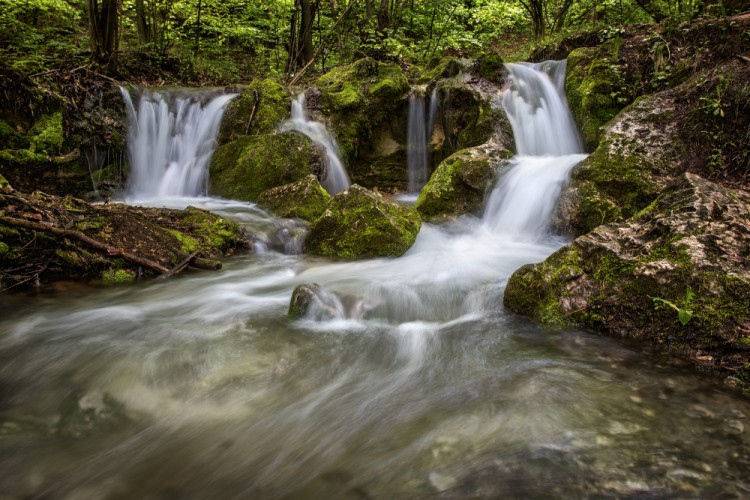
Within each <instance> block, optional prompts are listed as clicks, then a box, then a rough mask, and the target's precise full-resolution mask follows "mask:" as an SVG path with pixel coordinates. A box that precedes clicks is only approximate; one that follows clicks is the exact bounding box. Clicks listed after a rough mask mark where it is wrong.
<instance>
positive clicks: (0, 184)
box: [0, 174, 13, 190]
mask: <svg viewBox="0 0 750 500" xmlns="http://www.w3.org/2000/svg"><path fill="white" fill-rule="evenodd" d="M0 189H6V190H10V189H13V188H12V187H11V185H10V182H8V181H7V180H6V179H5V177H3V174H0Z"/></svg>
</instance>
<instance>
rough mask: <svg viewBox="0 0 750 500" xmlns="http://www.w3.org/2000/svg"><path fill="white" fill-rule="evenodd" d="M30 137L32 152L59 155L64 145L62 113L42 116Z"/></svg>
mask: <svg viewBox="0 0 750 500" xmlns="http://www.w3.org/2000/svg"><path fill="white" fill-rule="evenodd" d="M28 135H29V143H30V144H29V149H30V150H31V151H32V152H35V153H43V154H48V155H51V154H55V153H58V152H59V151H60V148H61V147H62V143H63V130H62V112H60V111H58V112H57V113H53V114H51V115H45V116H42V117H41V118H40V119H39V120H37V122H36V123H35V124H34V126H33V127H32V128H31V130H29V134H28Z"/></svg>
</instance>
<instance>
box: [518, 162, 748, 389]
mask: <svg viewBox="0 0 750 500" xmlns="http://www.w3.org/2000/svg"><path fill="white" fill-rule="evenodd" d="M748 207H750V193H748V192H745V191H739V190H734V191H732V190H729V189H726V188H723V187H721V186H719V185H717V184H714V183H712V182H709V181H707V180H705V179H702V178H700V177H698V176H695V175H693V174H683V175H682V176H680V177H679V178H678V180H677V181H676V182H674V183H673V184H671V185H669V186H668V187H667V188H666V189H665V190H663V192H662V193H661V194H660V195H659V197H658V198H657V199H656V200H655V201H654V203H652V204H651V205H650V206H649V207H648V208H647V209H645V210H643V211H642V212H641V213H640V214H639V215H637V216H636V217H634V218H632V219H630V220H628V221H627V222H624V223H619V224H607V225H602V226H599V227H597V228H596V229H594V230H593V231H591V232H590V233H589V234H587V235H585V236H581V237H579V238H578V239H576V240H575V241H574V242H573V243H572V244H571V245H569V246H567V247H564V248H562V249H560V250H559V251H557V252H556V253H554V254H553V255H552V256H550V257H549V258H548V259H547V260H545V261H544V262H542V263H540V264H533V265H527V266H524V267H522V268H521V269H519V270H518V271H516V273H514V274H513V276H512V277H511V278H510V280H509V282H508V285H507V288H506V290H505V296H504V304H505V306H506V307H508V308H509V309H511V310H513V311H516V312H519V313H521V314H524V315H527V316H530V317H532V318H534V319H536V320H537V321H540V322H542V323H545V324H551V325H566V326H584V327H589V328H594V329H597V330H599V331H602V332H606V333H610V334H613V335H621V336H627V337H635V338H640V339H646V340H650V341H654V342H655V343H656V344H658V345H662V346H664V347H666V348H668V349H670V350H673V351H677V352H679V353H682V354H687V355H688V356H690V357H691V358H692V359H693V360H694V361H695V362H696V363H697V364H700V365H704V366H709V367H711V368H716V369H719V370H724V369H727V368H728V369H730V370H736V369H741V368H742V367H743V366H746V367H747V366H750V365H748V364H747V363H748V361H750V351H748V350H747V348H746V346H747V345H748V343H750V334H749V333H748V332H750V266H748V263H747V256H748V255H750V212H748ZM670 304H671V305H670ZM681 311H682V312H681ZM686 320H687V321H686ZM746 379H747V380H746V381H750V371H747V372H746Z"/></svg>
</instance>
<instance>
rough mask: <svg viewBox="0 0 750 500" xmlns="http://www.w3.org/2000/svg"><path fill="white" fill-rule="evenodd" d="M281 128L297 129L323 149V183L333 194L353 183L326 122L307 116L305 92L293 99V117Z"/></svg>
mask: <svg viewBox="0 0 750 500" xmlns="http://www.w3.org/2000/svg"><path fill="white" fill-rule="evenodd" d="M281 130H296V131H297V132H300V133H302V134H305V135H306V136H307V137H309V138H310V139H311V140H312V141H313V142H314V143H315V144H317V145H318V146H319V147H320V148H321V149H322V150H323V153H324V155H325V161H326V175H325V177H324V178H323V181H322V184H323V187H324V188H325V189H326V191H328V193H329V194H331V196H333V195H334V194H336V193H338V192H340V191H343V190H345V189H346V188H348V187H349V186H350V185H351V181H350V180H349V174H347V173H346V168H345V167H344V162H342V161H341V154H340V153H339V146H338V143H336V139H334V138H333V137H332V136H331V134H330V133H329V132H328V129H326V126H325V125H324V124H322V123H320V122H317V121H315V120H311V119H310V118H309V117H308V116H307V109H306V107H305V93H304V92H302V93H300V95H298V96H297V98H296V99H295V100H294V101H292V118H291V119H290V120H287V121H285V122H284V123H282V124H281Z"/></svg>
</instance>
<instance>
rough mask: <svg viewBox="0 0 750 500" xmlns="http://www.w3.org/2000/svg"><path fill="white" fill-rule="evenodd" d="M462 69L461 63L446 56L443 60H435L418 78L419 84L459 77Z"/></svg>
mask: <svg viewBox="0 0 750 500" xmlns="http://www.w3.org/2000/svg"><path fill="white" fill-rule="evenodd" d="M462 69H463V66H462V65H461V62H460V61H459V60H458V59H456V58H455V57H451V56H446V57H443V58H441V59H435V60H433V61H432V63H431V64H430V65H428V66H427V68H426V69H425V70H424V71H423V73H422V74H421V75H420V76H419V77H418V79H417V83H418V84H419V85H425V84H429V83H432V82H436V81H438V80H441V79H443V78H452V77H454V76H456V75H458V74H459V73H460V72H461V70H462Z"/></svg>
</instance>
